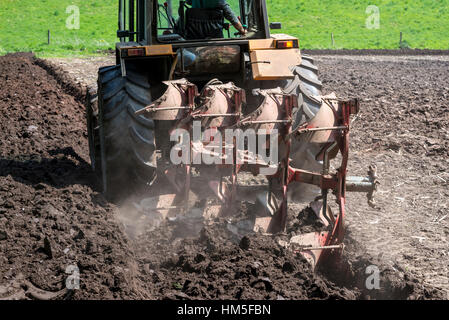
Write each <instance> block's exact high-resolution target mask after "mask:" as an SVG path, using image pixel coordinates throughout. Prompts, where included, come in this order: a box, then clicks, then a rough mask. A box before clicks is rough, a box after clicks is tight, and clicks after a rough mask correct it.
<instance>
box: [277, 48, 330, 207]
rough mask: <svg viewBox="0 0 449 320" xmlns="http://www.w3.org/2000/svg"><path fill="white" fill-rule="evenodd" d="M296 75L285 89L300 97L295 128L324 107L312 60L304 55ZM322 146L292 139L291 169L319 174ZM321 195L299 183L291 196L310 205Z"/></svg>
mask: <svg viewBox="0 0 449 320" xmlns="http://www.w3.org/2000/svg"><path fill="white" fill-rule="evenodd" d="M293 73H294V74H295V78H294V79H293V80H289V81H288V83H287V85H286V86H285V87H284V91H285V92H286V93H296V95H297V96H298V106H299V108H298V109H297V110H295V112H294V114H293V125H292V128H293V129H294V128H297V127H298V126H299V125H301V124H303V123H305V122H307V121H310V120H311V119H312V118H313V117H315V115H316V114H317V112H318V110H319V109H320V107H321V102H320V101H319V100H317V99H316V98H315V97H314V96H321V90H322V87H323V85H322V83H321V81H320V80H319V79H318V68H317V67H316V66H315V64H314V61H313V59H312V58H310V57H308V56H302V62H301V65H299V66H297V67H296V68H295V69H294V70H293ZM320 148H321V147H320V146H319V145H317V144H313V143H307V142H304V141H299V140H297V139H296V138H293V140H292V150H291V158H292V166H293V167H295V168H299V169H304V170H309V171H315V172H320V171H321V170H322V162H320V161H318V160H316V155H317V154H318V153H319V151H320ZM318 195H320V189H319V188H318V187H315V186H311V185H306V184H300V185H299V186H298V187H295V188H292V192H290V196H291V197H292V198H293V199H294V200H296V201H305V202H310V201H312V200H314V198H315V197H317V196H318Z"/></svg>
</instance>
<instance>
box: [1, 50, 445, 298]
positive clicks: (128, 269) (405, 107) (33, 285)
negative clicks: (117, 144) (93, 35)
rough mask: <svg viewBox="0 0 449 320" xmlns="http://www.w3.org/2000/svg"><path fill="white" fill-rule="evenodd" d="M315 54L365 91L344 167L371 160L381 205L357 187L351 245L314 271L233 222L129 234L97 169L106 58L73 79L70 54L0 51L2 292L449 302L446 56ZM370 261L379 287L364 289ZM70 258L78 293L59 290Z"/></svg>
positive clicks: (339, 85) (345, 90)
mask: <svg viewBox="0 0 449 320" xmlns="http://www.w3.org/2000/svg"><path fill="white" fill-rule="evenodd" d="M317 61H318V65H319V67H321V70H322V71H321V74H322V78H323V80H324V84H325V91H327V92H330V91H331V90H330V89H332V90H334V91H336V92H337V93H338V94H339V95H347V96H353V95H355V94H356V95H357V96H359V97H361V98H362V99H363V100H362V102H363V109H362V112H361V114H360V115H359V117H358V118H356V120H355V121H354V122H353V135H352V145H351V147H352V150H353V151H352V153H351V167H350V169H351V171H352V172H351V173H353V174H365V172H364V171H366V169H367V167H368V164H370V163H371V162H375V163H376V164H377V165H378V168H379V173H380V174H381V177H382V180H381V183H382V185H381V189H380V192H379V196H378V200H377V203H378V206H379V207H380V209H370V208H369V207H368V206H367V205H366V199H365V198H364V197H363V196H361V195H350V196H349V199H348V202H349V206H348V207H349V208H348V211H349V214H348V215H349V217H348V224H349V226H348V229H349V232H350V235H349V236H348V237H347V238H346V243H347V248H346V250H345V254H344V256H343V257H342V258H341V259H338V260H336V261H335V262H334V264H333V265H332V266H329V268H328V269H325V270H321V272H318V273H314V272H312V270H311V268H310V266H309V265H308V264H307V263H306V261H305V260H304V259H303V258H302V257H301V256H300V255H297V254H295V253H293V252H292V251H290V250H287V249H285V248H283V247H282V246H281V244H280V242H279V240H282V239H283V237H284V236H283V235H280V236H266V235H262V234H251V235H248V236H246V237H243V238H241V237H236V236H235V234H233V233H232V232H229V228H227V224H228V222H227V221H226V220H221V219H217V220H216V221H215V223H214V224H211V225H207V224H206V225H199V228H198V225H195V226H196V227H197V228H194V229H195V230H194V231H195V232H193V233H192V234H191V235H190V236H189V237H185V236H184V237H179V234H180V232H179V228H180V225H179V224H178V221H176V220H172V221H166V222H163V223H161V224H159V225H158V226H157V227H156V228H154V226H146V227H145V226H144V227H142V228H141V230H140V231H139V232H138V233H137V234H131V233H130V232H127V231H128V230H127V229H126V227H127V226H126V224H125V225H123V224H122V223H121V220H120V219H118V218H117V217H120V216H121V215H123V212H127V213H131V211H132V210H130V209H129V207H127V206H124V205H122V206H117V205H115V204H112V203H109V202H108V201H106V199H104V197H103V196H102V195H101V193H100V192H99V191H98V189H97V188H96V183H95V178H94V175H93V173H92V171H91V169H90V166H89V156H88V145H87V136H86V135H87V132H86V129H85V116H84V105H83V93H85V92H86V86H87V85H92V84H93V82H92V79H94V78H95V73H96V71H95V70H96V69H97V67H98V65H101V64H103V63H106V62H107V61H105V60H102V61H95V62H94V61H92V63H89V65H88V66H86V67H82V65H83V64H79V68H77V69H76V70H80V71H77V74H86V75H88V76H86V79H87V80H86V81H83V80H82V79H81V80H80V81H78V83H77V82H76V81H75V80H76V79H74V78H73V75H70V74H68V75H67V72H66V73H65V75H64V72H63V71H62V70H63V69H65V70H73V69H75V68H72V67H70V61H66V62H59V64H58V65H55V64H54V63H53V64H52V63H51V62H48V61H47V62H44V61H42V60H38V59H35V58H34V57H33V56H31V55H30V54H14V55H7V56H4V57H0V108H1V111H2V112H1V113H0V126H1V131H0V132H1V135H2V136H1V139H0V298H9V299H16V298H28V299H38V298H58V299H62V298H70V299H142V298H143V299H370V298H371V299H376V298H381V299H432V298H444V297H445V296H444V295H443V294H444V291H443V290H444V289H447V288H448V285H447V266H448V263H447V262H448V254H449V252H447V248H448V246H447V240H446V237H447V234H448V226H447V219H446V217H444V215H445V212H447V207H446V205H447V199H448V191H447V182H445V181H447V179H449V177H447V172H446V171H447V164H448V154H447V150H448V132H447V122H448V114H449V113H448V112H447V111H448V110H447V108H448V107H447V106H446V105H445V104H444V103H445V102H444V101H445V100H447V95H448V92H449V90H448V88H447V83H448V80H449V79H448V77H449V76H448V74H447V67H448V62H446V61H438V60H437V61H433V60H432V61H431V60H429V61H427V60H425V61H424V62H423V61H418V62H413V61H412V62H407V63H405V62H382V64H381V65H379V63H377V62H370V61H368V62H366V61H357V62H356V63H355V62H354V61H353V60H350V59H346V60H345V59H339V60H338V59H334V60H332V59H329V58H327V57H326V58H321V57H319V58H318V60H317ZM86 65H87V64H86ZM84 68H85V69H84ZM445 70H446V72H445ZM368 71H369V72H368ZM92 72H95V73H94V75H92ZM445 86H446V87H445ZM427 100H428V101H427ZM400 183H403V184H402V185H399V184H400ZM385 195H388V196H387V197H385ZM396 197H398V198H400V199H404V200H397V199H396ZM298 214H301V213H298ZM373 221H377V222H375V223H371V222H373ZM136 223H137V222H136ZM181 228H184V229H185V225H182V226H181ZM183 231H185V230H183ZM289 231H290V232H295V230H289ZM415 236H416V237H418V238H414V237H415ZM423 238H424V239H423ZM354 239H356V240H354ZM379 239H381V240H379ZM443 252H445V253H443ZM381 253H382V254H381ZM426 259H427V260H426ZM437 262H438V263H437ZM369 265H375V266H377V267H378V269H379V270H380V272H381V289H380V290H377V291H376V290H374V291H373V290H371V291H370V290H367V289H366V286H365V279H366V274H365V270H366V267H367V266H369ZM70 266H76V267H77V268H78V269H79V271H80V276H81V282H80V286H81V287H80V290H70V291H66V290H64V288H65V285H66V280H67V279H68V277H69V276H70V274H68V273H66V271H68V269H67V268H68V267H69V269H70ZM329 270H332V272H329ZM334 271H338V272H334ZM438 277H439V279H440V281H438V282H437V281H434V282H432V280H431V279H438ZM444 280H445V281H446V282H444ZM42 292H43V293H42ZM53 293H54V295H53ZM56 294H57V295H56Z"/></svg>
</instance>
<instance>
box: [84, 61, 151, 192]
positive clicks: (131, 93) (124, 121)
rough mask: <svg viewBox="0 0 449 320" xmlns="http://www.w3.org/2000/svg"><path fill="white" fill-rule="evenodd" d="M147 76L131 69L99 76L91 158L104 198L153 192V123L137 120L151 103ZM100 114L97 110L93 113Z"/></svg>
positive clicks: (91, 116)
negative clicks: (146, 190) (147, 188)
mask: <svg viewBox="0 0 449 320" xmlns="http://www.w3.org/2000/svg"><path fill="white" fill-rule="evenodd" d="M148 79H149V75H148V74H147V73H146V72H144V71H137V70H136V69H133V68H132V66H127V76H126V77H122V74H121V68H120V66H119V65H117V66H111V67H104V68H101V69H100V70H99V74H98V107H97V108H95V103H91V104H90V105H91V106H92V107H91V108H89V107H88V110H87V118H88V119H87V122H88V133H89V147H90V157H91V163H92V168H93V170H94V171H95V172H96V173H97V175H98V176H99V178H100V181H101V183H102V187H103V192H104V193H105V194H106V195H107V196H108V197H109V198H112V199H120V198H121V197H122V196H125V195H129V192H136V191H138V190H141V188H142V187H145V186H149V185H151V183H152V182H153V181H154V179H155V175H156V152H155V151H156V147H155V138H154V121H153V120H149V119H147V118H145V117H143V116H137V115H135V112H136V111H137V110H140V109H142V108H144V107H145V106H147V105H149V104H150V103H151V93H150V84H149V80H148ZM95 109H97V110H95Z"/></svg>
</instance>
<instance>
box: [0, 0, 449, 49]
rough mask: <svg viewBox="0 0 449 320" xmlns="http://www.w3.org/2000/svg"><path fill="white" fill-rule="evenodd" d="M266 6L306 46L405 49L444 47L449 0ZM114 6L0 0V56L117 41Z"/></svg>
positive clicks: (112, 1)
mask: <svg viewBox="0 0 449 320" xmlns="http://www.w3.org/2000/svg"><path fill="white" fill-rule="evenodd" d="M175 1H176V0H175ZM230 1H231V2H232V3H233V2H235V1H236V0H230ZM267 4H268V8H269V15H270V21H273V22H274V21H276V22H277V21H279V22H282V23H283V30H282V32H283V33H288V34H291V35H295V36H298V37H299V38H300V40H301V47H302V48H306V49H327V48H335V49H343V48H345V49H397V48H398V47H399V34H400V32H401V31H402V32H403V40H404V46H406V47H410V48H427V49H449V37H448V34H449V0H420V1H419V0H416V1H413V0H396V1H392V0H376V1H373V0H357V1H355V0H267ZM371 4H375V5H376V6H378V8H379V10H380V25H379V29H369V28H367V27H366V20H367V18H368V17H369V14H367V13H366V9H367V7H368V6H369V5H371ZM69 5H77V6H78V7H79V9H80V29H79V30H69V29H67V27H66V20H67V19H68V18H69V16H70V13H66V8H67V7H68V6H69ZM117 6H118V1H117V0H0V54H5V53H7V52H15V51H34V52H36V53H37V54H38V55H40V56H71V55H76V56H79V55H87V54H89V55H91V54H100V53H101V52H102V51H104V50H107V49H112V48H114V43H115V42H116V41H117V39H116V37H115V32H116V30H117V18H116V16H117ZM49 29H50V30H51V44H50V45H48V44H47V30H49ZM331 33H333V34H334V45H332V42H331Z"/></svg>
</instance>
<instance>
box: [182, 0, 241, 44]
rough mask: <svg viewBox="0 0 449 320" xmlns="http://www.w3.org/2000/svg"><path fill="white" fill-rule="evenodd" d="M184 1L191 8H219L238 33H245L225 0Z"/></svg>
mask: <svg viewBox="0 0 449 320" xmlns="http://www.w3.org/2000/svg"><path fill="white" fill-rule="evenodd" d="M186 3H187V4H188V5H190V6H191V7H192V8H193V9H219V10H222V11H223V15H224V17H225V18H226V19H227V20H229V22H230V23H231V24H232V25H233V26H234V28H236V29H237V31H238V32H239V34H240V35H242V36H244V35H246V30H245V28H243V26H242V24H241V23H240V21H239V19H238V18H237V17H236V15H235V14H234V12H233V11H232V9H231V6H230V5H229V4H228V3H227V2H226V0H186Z"/></svg>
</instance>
